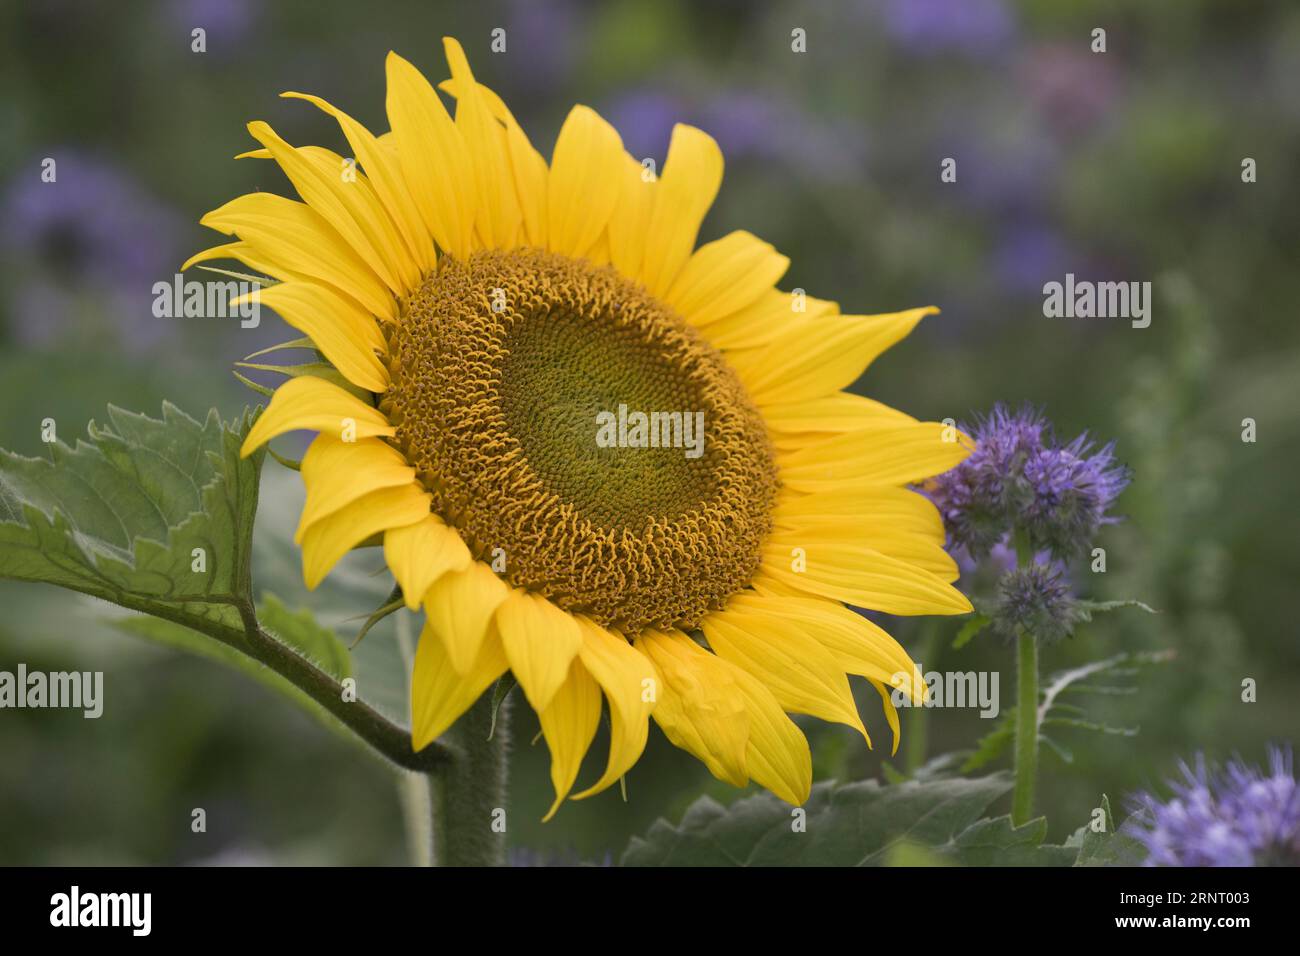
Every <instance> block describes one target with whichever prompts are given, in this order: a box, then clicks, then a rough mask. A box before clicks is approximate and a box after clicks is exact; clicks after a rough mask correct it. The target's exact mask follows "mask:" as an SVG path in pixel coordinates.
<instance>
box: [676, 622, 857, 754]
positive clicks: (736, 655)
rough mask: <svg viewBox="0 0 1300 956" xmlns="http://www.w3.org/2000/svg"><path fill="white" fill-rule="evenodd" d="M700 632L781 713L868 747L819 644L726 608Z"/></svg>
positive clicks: (840, 679)
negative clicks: (847, 730) (850, 735)
mask: <svg viewBox="0 0 1300 956" xmlns="http://www.w3.org/2000/svg"><path fill="white" fill-rule="evenodd" d="M700 627H701V629H702V630H703V631H704V636H705V637H707V638H708V639H709V646H710V647H711V648H713V652H714V653H715V654H717V655H718V656H719V657H721V658H722V659H723V660H725V661H730V662H731V663H732V664H735V665H736V666H737V667H739V668H740V669H741V670H743V671H746V672H748V673H749V674H752V675H753V676H754V677H755V678H757V679H758V680H759V681H760V682H761V683H762V684H763V686H765V687H766V688H767V689H768V690H770V691H771V692H772V694H773V695H774V696H775V697H776V699H777V703H779V704H780V705H781V708H782V709H783V710H787V711H791V712H793V713H798V714H810V715H812V716H813V717H820V718H821V719H822V720H830V721H834V722H836V723H841V724H847V725H848V726H850V727H852V728H853V729H854V730H856V731H858V733H860V734H862V736H863V737H864V738H865V739H866V741H867V745H868V746H870V744H871V738H870V737H868V736H867V731H866V728H865V727H863V726H862V719H861V718H860V717H859V716H858V710H857V707H856V706H855V705H854V703H853V692H852V690H850V689H849V681H848V678H847V677H846V676H845V673H844V668H843V667H841V666H840V665H839V664H838V663H837V662H836V660H835V658H834V657H833V656H831V654H830V653H828V652H827V651H826V649H825V648H823V647H822V646H821V645H820V644H818V643H817V641H815V640H813V639H812V638H810V637H808V636H806V635H804V634H802V633H800V632H799V631H797V630H792V629H791V628H790V627H789V625H788V623H786V622H783V621H782V620H781V619H779V618H775V617H771V616H765V615H763V614H761V613H753V612H752V611H751V612H746V611H745V610H743V609H735V608H730V607H729V608H727V609H726V610H722V611H716V612H714V613H713V614H710V615H708V616H707V617H705V618H704V620H703V621H702V622H701V624H700Z"/></svg>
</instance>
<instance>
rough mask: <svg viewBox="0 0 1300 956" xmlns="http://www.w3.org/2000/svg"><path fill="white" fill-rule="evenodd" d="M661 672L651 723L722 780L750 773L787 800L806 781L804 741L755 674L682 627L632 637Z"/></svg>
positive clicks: (800, 797)
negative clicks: (712, 651)
mask: <svg viewBox="0 0 1300 956" xmlns="http://www.w3.org/2000/svg"><path fill="white" fill-rule="evenodd" d="M637 648H638V649H641V650H644V651H645V653H646V655H647V656H648V657H649V658H650V659H651V661H652V663H653V664H654V665H655V668H656V670H657V671H658V673H659V677H660V688H659V689H660V694H659V702H658V704H657V705H656V707H655V711H654V717H655V723H657V724H659V726H660V727H661V728H662V729H663V731H664V734H665V735H666V736H667V737H668V739H669V740H671V741H672V742H673V743H674V744H676V745H677V746H679V747H681V748H682V749H683V750H686V751H689V752H690V753H692V754H694V755H695V756H696V757H698V758H699V759H700V760H701V761H702V762H703V763H704V765H705V766H706V767H708V768H709V770H710V772H712V773H713V775H714V776H716V777H718V778H719V779H720V780H726V781H727V782H728V783H732V784H734V785H736V786H744V784H745V782H746V781H747V780H748V779H750V778H753V779H754V780H755V781H757V782H758V783H760V784H762V785H763V786H764V787H767V788H768V789H769V790H771V791H772V792H773V793H774V794H776V795H777V796H778V797H780V798H781V799H782V800H785V801H787V802H789V803H795V804H798V803H802V802H803V801H805V800H807V799H808V792H809V790H810V789H811V788H812V755H811V753H809V750H808V741H807V740H806V739H805V738H804V735H803V733H802V732H801V731H800V730H799V728H798V727H796V726H795V725H794V722H793V721H792V720H790V718H789V717H787V716H786V715H785V712H784V711H782V710H781V705H780V704H779V703H777V700H776V697H775V696H773V694H772V692H771V691H770V690H768V689H767V688H766V687H765V686H763V683H762V682H761V681H759V680H758V679H757V678H755V677H753V676H751V675H750V674H748V673H746V672H745V671H744V670H742V669H741V668H739V667H736V666H735V665H734V664H731V663H729V662H728V661H725V660H723V659H722V658H720V657H718V656H717V655H715V654H710V653H709V652H708V651H706V650H704V649H703V648H701V647H700V646H699V645H698V644H696V643H695V642H694V641H692V640H691V639H690V638H689V637H687V636H686V635H685V634H682V633H681V632H674V633H672V634H659V633H657V632H654V631H646V632H643V633H642V634H641V636H640V637H639V638H638V639H637Z"/></svg>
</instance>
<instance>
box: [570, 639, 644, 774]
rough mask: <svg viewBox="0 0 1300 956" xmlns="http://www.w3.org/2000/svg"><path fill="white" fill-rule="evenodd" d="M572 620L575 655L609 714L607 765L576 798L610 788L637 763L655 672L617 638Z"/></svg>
mask: <svg viewBox="0 0 1300 956" xmlns="http://www.w3.org/2000/svg"><path fill="white" fill-rule="evenodd" d="M577 621H578V627H579V628H580V629H581V631H582V647H580V648H579V649H578V657H579V659H580V660H581V661H582V663H583V666H585V667H586V668H587V670H588V671H589V672H590V673H591V675H592V676H593V677H595V678H596V681H597V683H599V684H600V686H601V687H602V688H603V689H604V691H605V697H606V698H607V699H608V700H609V716H610V731H609V734H610V736H609V763H608V764H607V765H606V767H605V773H604V774H603V775H602V776H601V778H600V779H599V780H597V781H596V783H595V784H593V785H592V786H590V787H588V788H587V789H586V790H584V791H582V793H578V794H574V797H573V799H575V800H581V799H583V798H584V797H589V796H592V795H593V794H597V793H600V792H601V791H602V790H604V789H605V788H606V787H608V786H610V785H611V784H613V783H614V782H615V781H617V780H618V779H619V778H620V777H622V776H623V775H624V774H625V773H627V772H628V770H630V769H631V768H632V766H633V765H634V764H635V763H636V762H637V760H638V759H640V757H641V752H642V751H643V750H645V744H646V738H647V736H648V735H649V730H650V712H651V711H652V710H654V698H653V695H652V693H651V691H652V689H653V686H654V684H653V682H654V679H655V670H654V667H652V666H651V664H650V661H649V660H647V659H646V657H645V655H644V654H641V653H640V652H639V651H637V650H635V649H634V648H633V647H632V645H631V644H629V643H628V642H627V641H626V640H624V639H623V638H622V637H620V636H619V635H617V634H611V633H610V632H609V631H607V630H605V628H603V627H601V626H600V625H598V624H595V623H594V622H592V621H590V620H588V619H586V618H582V617H579V618H578V619H577Z"/></svg>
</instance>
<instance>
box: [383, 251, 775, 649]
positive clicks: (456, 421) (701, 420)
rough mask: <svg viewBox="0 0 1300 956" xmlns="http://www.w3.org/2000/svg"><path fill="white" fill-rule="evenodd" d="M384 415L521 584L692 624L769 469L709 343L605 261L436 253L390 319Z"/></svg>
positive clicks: (608, 616) (448, 507)
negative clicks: (396, 319)
mask: <svg viewBox="0 0 1300 956" xmlns="http://www.w3.org/2000/svg"><path fill="white" fill-rule="evenodd" d="M389 335H390V345H391V355H392V360H391V370H392V379H393V382H392V387H391V389H390V390H389V391H388V393H387V394H386V395H385V396H384V399H383V403H382V407H383V408H384V410H385V411H386V412H387V413H388V415H389V416H390V418H391V419H392V421H393V422H394V424H395V425H396V427H397V436H396V439H395V441H396V443H397V445H398V446H399V447H400V448H401V449H402V451H403V452H404V453H405V454H406V456H407V458H408V460H410V461H411V463H412V464H413V465H414V466H415V468H416V472H417V474H418V475H419V477H420V480H421V481H422V482H423V483H424V485H425V486H426V487H427V488H428V489H429V490H430V492H432V494H433V496H434V508H435V510H436V511H437V512H438V513H439V514H441V515H442V516H443V517H444V518H445V519H446V520H447V521H448V522H449V523H451V524H452V525H454V526H455V527H456V528H457V529H458V530H459V531H460V533H461V535H462V536H463V537H464V539H465V541H466V543H467V544H468V545H469V546H470V548H471V550H472V551H474V552H475V554H476V555H477V556H478V557H479V558H480V559H481V560H485V561H489V562H493V563H494V564H496V566H497V567H498V568H500V567H501V565H502V563H504V569H505V570H504V576H505V577H506V578H507V580H509V581H510V582H511V583H512V584H514V585H516V586H518V587H524V588H528V589H529V590H532V591H536V592H538V593H541V594H544V595H546V597H548V598H550V599H551V600H552V601H554V602H555V603H556V604H558V605H559V606H560V607H563V608H564V609H566V610H568V611H572V612H579V613H585V614H588V615H590V616H591V617H592V618H593V619H595V620H597V621H599V622H600V623H601V624H604V625H606V626H613V627H618V628H621V629H623V630H624V631H625V632H627V633H633V634H634V633H637V632H639V631H640V630H641V629H643V628H645V627H673V626H678V627H695V626H696V625H698V623H699V621H700V620H701V618H703V616H704V615H705V614H707V613H708V612H709V611H710V610H713V609H716V608H719V607H721V606H722V605H723V604H724V603H725V602H726V599H727V598H728V597H730V596H731V595H732V594H734V593H736V592H737V591H739V590H741V589H742V588H744V587H745V586H746V585H747V584H748V583H749V580H750V578H751V577H752V576H753V574H754V572H755V570H756V569H757V567H758V563H759V557H760V549H761V547H762V543H763V539H764V538H765V537H766V536H767V534H768V532H769V530H770V529H771V509H772V504H773V501H774V498H775V494H776V487H777V483H776V466H775V463H774V460H773V456H772V448H771V445H770V443H769V441H768V438H767V432H766V429H765V427H764V425H763V421H762V418H761V417H760V415H759V413H758V412H757V410H756V409H755V408H754V406H753V405H752V403H751V402H750V401H749V398H748V396H747V395H746V393H745V391H744V388H743V387H742V386H741V384H740V382H739V380H738V379H737V378H736V376H735V374H734V372H732V370H731V369H730V367H729V366H728V365H727V364H726V362H725V361H724V359H723V358H722V356H721V354H720V353H719V352H718V351H717V350H716V349H714V348H713V347H712V346H710V345H709V344H708V343H707V342H706V341H705V340H704V339H703V338H702V337H701V336H700V335H699V334H698V333H696V332H695V331H694V330H693V329H691V328H690V327H689V326H687V325H686V323H685V322H684V321H683V320H682V319H681V318H680V317H679V316H677V315H676V313H674V312H673V311H672V310H670V309H668V308H667V307H666V306H664V305H662V304H661V303H659V302H658V301H656V300H655V299H654V298H652V297H651V296H650V295H649V294H648V293H647V292H646V291H645V290H644V289H643V288H642V287H641V286H639V285H637V284H636V283H633V282H630V281H628V280H627V279H625V278H623V277H622V276H620V275H619V274H618V273H617V271H615V270H614V269H613V268H612V267H608V266H604V267H601V266H594V265H592V264H591V263H590V262H587V261H586V260H580V259H571V258H568V257H566V256H561V255H556V254H554V253H549V252H545V251H541V250H537V249H516V250H512V251H509V252H501V251H486V252H478V253H474V254H473V255H472V256H471V257H470V259H469V261H468V262H461V261H458V260H455V259H452V258H450V257H444V258H443V259H442V260H441V261H440V262H439V264H438V268H437V270H436V271H435V272H433V273H432V274H430V275H429V276H428V277H427V279H426V280H425V282H424V284H423V285H422V286H421V287H420V289H419V290H417V291H416V292H415V293H414V294H413V295H412V296H411V297H410V299H409V300H408V301H407V303H406V309H405V314H404V315H403V317H402V320H401V322H400V323H399V324H398V325H396V326H394V327H392V328H391V329H390V331H389Z"/></svg>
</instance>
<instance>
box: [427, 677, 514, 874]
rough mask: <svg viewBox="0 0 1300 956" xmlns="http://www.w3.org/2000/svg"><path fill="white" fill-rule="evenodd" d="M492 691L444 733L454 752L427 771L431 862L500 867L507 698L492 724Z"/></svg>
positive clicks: (503, 859)
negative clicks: (447, 760)
mask: <svg viewBox="0 0 1300 956" xmlns="http://www.w3.org/2000/svg"><path fill="white" fill-rule="evenodd" d="M492 698H493V694H492V693H491V692H490V691H489V692H487V693H484V694H483V696H481V697H480V698H479V699H478V702H477V703H476V704H474V706H472V707H471V708H470V709H469V710H467V711H466V712H465V713H464V715H462V716H461V718H460V720H458V721H456V724H455V726H453V727H452V728H451V730H449V731H448V732H447V734H446V735H445V738H444V739H445V740H446V741H447V742H448V743H450V744H451V745H452V749H453V751H454V753H455V754H456V756H455V757H454V758H453V759H452V760H451V762H450V763H449V765H448V766H446V767H444V768H441V769H439V770H437V771H435V772H434V773H432V774H430V775H429V782H430V785H431V786H430V789H431V793H432V798H433V799H432V805H433V806H432V809H433V860H434V865H436V866H503V865H504V864H505V862H506V781H507V773H508V766H507V756H508V753H509V742H510V701H509V699H506V700H503V701H501V705H500V707H499V708H497V710H496V726H495V727H493V723H492V721H493V699H492Z"/></svg>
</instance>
